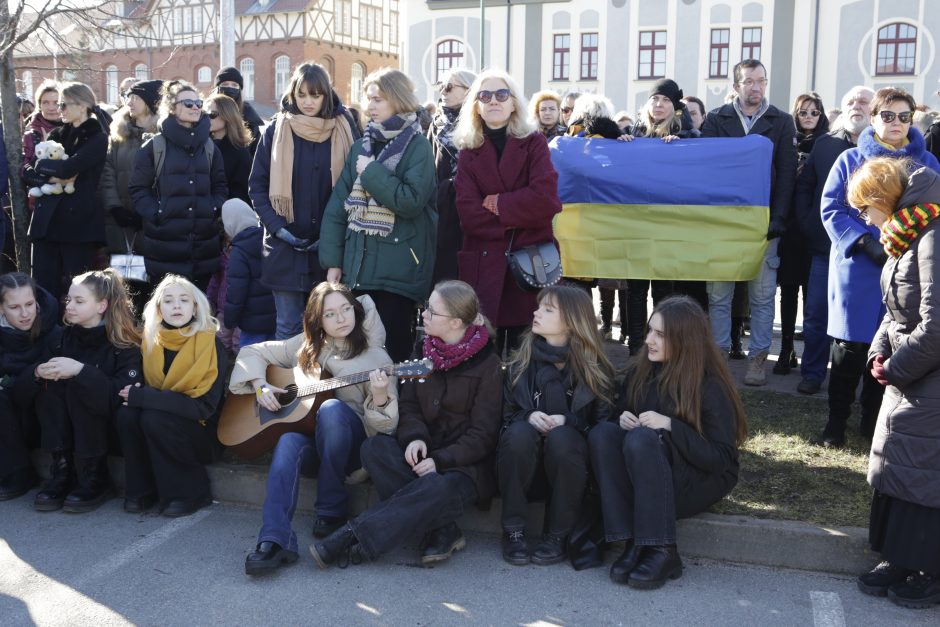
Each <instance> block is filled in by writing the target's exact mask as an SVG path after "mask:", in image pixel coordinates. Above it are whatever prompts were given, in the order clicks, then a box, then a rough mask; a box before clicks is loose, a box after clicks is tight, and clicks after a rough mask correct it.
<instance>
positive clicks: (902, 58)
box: [875, 24, 917, 74]
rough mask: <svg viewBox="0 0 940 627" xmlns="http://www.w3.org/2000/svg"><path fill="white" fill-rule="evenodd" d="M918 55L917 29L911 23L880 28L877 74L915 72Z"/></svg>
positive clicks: (876, 64)
mask: <svg viewBox="0 0 940 627" xmlns="http://www.w3.org/2000/svg"><path fill="white" fill-rule="evenodd" d="M916 55H917V29H916V28H915V27H913V26H911V25H910V24H888V25H887V26H885V27H883V28H880V29H879V30H878V59H877V61H876V63H875V74H913V73H914V60H915V58H916Z"/></svg>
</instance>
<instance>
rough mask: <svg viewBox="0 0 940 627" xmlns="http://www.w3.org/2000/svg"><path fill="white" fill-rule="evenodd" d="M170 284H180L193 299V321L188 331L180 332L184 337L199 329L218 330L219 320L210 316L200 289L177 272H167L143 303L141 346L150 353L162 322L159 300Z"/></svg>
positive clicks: (207, 300)
mask: <svg viewBox="0 0 940 627" xmlns="http://www.w3.org/2000/svg"><path fill="white" fill-rule="evenodd" d="M171 285H180V286H182V287H183V289H185V290H186V291H187V292H188V293H189V296H190V297H191V298H192V299H193V304H194V305H195V307H194V309H193V322H192V324H190V325H189V331H187V332H185V333H182V335H183V336H185V337H192V336H194V335H196V334H197V333H199V332H200V331H212V332H213V333H215V332H216V331H218V330H219V321H218V320H216V319H215V318H214V317H212V310H211V309H210V307H209V299H208V298H206V295H205V294H203V293H202V291H201V290H200V289H199V288H198V287H196V286H195V285H193V284H192V282H190V281H189V279H187V278H186V277H181V276H179V275H178V274H168V275H166V276H165V277H163V280H162V281H160V283H159V284H158V285H157V287H156V288H154V290H153V294H152V295H151V296H150V300H148V301H147V304H146V305H144V316H143V317H144V337H143V348H144V349H145V350H146V351H147V352H148V353H150V352H151V351H153V349H154V347H155V346H156V345H157V340H158V339H159V332H160V325H161V323H162V322H163V314H161V313H160V301H161V300H163V294H164V293H165V292H166V289H167V288H168V287H169V286H171Z"/></svg>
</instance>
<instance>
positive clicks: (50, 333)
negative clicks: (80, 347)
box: [0, 287, 62, 378]
mask: <svg viewBox="0 0 940 627" xmlns="http://www.w3.org/2000/svg"><path fill="white" fill-rule="evenodd" d="M36 304H37V305H38V307H39V320H40V322H39V324H40V330H39V336H38V337H36V338H35V339H34V338H31V337H30V335H31V332H30V331H20V330H19V329H17V328H15V327H11V326H0V378H2V377H8V376H9V377H16V376H17V375H19V374H20V373H21V372H23V370H25V369H26V368H27V367H29V366H30V365H32V364H36V363H40V362H42V361H44V360H45V359H46V358H48V357H50V356H51V355H50V350H51V348H52V347H53V346H57V345H58V344H59V342H60V337H61V335H62V327H60V326H59V303H57V302H56V300H55V298H54V297H53V296H52V294H50V293H49V292H47V291H46V290H44V289H42V288H41V287H40V288H39V292H38V293H37V294H36Z"/></svg>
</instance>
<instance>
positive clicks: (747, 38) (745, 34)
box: [741, 26, 762, 61]
mask: <svg viewBox="0 0 940 627" xmlns="http://www.w3.org/2000/svg"><path fill="white" fill-rule="evenodd" d="M761 35H762V33H761V28H760V27H759V26H758V27H756V28H745V29H743V30H742V31H741V60H742V61H743V60H746V59H756V60H758V61H760V43H761Z"/></svg>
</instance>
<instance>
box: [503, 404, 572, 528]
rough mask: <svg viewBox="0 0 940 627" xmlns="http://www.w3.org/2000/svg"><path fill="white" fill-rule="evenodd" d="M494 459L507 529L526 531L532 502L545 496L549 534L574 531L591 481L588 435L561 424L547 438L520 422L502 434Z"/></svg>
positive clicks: (529, 425)
mask: <svg viewBox="0 0 940 627" xmlns="http://www.w3.org/2000/svg"><path fill="white" fill-rule="evenodd" d="M496 460H497V461H496V474H497V477H498V479H499V491H500V493H501V494H502V498H503V514H502V523H503V529H505V530H506V531H522V530H523V529H524V528H525V521H526V511H527V509H528V503H529V500H530V499H531V500H536V499H538V498H539V497H540V496H545V497H547V498H548V516H547V522H546V528H545V531H546V533H553V534H558V535H566V534H567V533H569V532H570V531H571V528H572V527H574V524H575V522H576V521H577V520H578V516H579V515H580V513H581V505H582V502H583V500H584V490H585V489H586V488H587V481H588V463H589V462H588V447H587V441H586V440H585V439H584V436H582V435H581V434H580V433H579V432H578V431H577V430H576V429H574V427H569V426H568V425H562V426H560V427H556V428H554V429H552V430H551V431H549V432H548V435H546V436H544V437H543V436H542V434H540V433H539V432H538V431H537V430H536V429H535V427H533V426H532V425H531V424H529V423H528V422H526V421H522V420H520V421H517V422H514V423H512V424H510V425H509V426H508V427H507V428H506V430H505V431H503V433H502V435H500V437H499V448H498V449H497V451H496ZM540 493H543V494H540Z"/></svg>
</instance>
